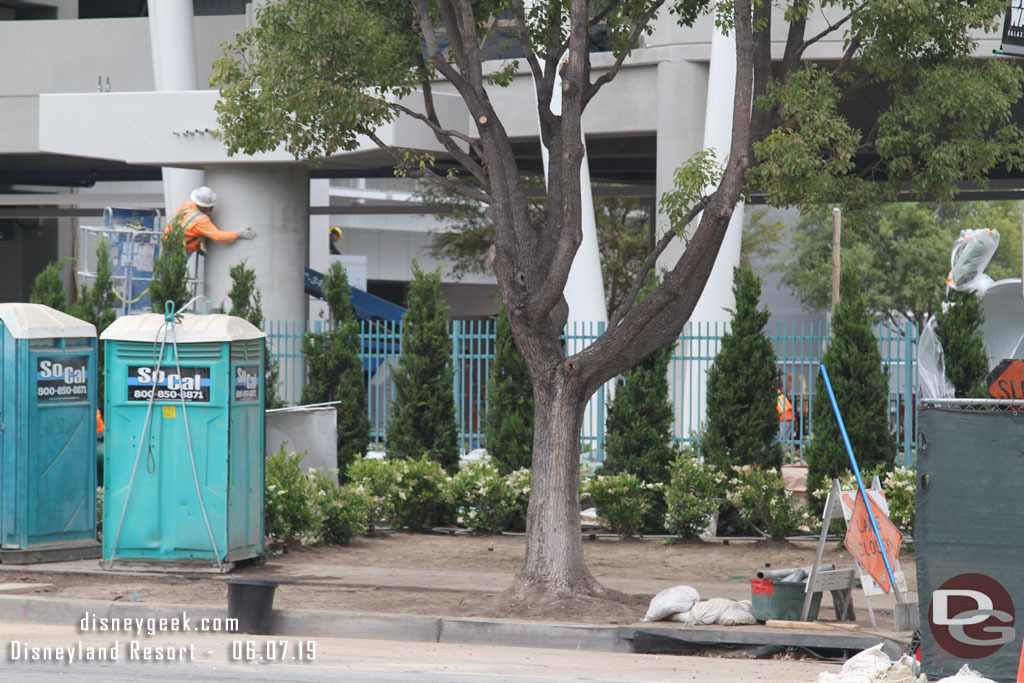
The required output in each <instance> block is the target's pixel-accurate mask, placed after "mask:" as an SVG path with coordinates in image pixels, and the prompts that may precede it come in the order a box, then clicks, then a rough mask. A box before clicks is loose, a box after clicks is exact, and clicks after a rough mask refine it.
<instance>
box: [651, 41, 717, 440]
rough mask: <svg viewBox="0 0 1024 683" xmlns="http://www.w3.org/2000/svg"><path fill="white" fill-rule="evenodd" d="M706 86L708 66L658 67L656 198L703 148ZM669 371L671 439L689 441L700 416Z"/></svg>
mask: <svg viewBox="0 0 1024 683" xmlns="http://www.w3.org/2000/svg"><path fill="white" fill-rule="evenodd" d="M707 87H708V65H707V64H701V63H698V62H686V61H680V62H661V63H659V64H658V91H657V92H658V100H657V107H658V110H657V111H658V162H657V164H658V165H657V178H656V181H655V186H656V188H655V189H656V192H657V197H658V198H659V199H660V198H661V196H662V195H664V194H665V193H666V192H668V191H670V190H672V189H673V185H674V182H673V175H674V172H675V170H676V168H677V167H678V166H679V165H680V164H682V163H683V162H684V161H686V160H687V159H689V158H690V157H691V156H692V155H693V154H694V153H695V152H697V151H699V150H701V149H702V148H703V143H704V108H705V106H706V104H707ZM670 229H671V226H670V225H669V222H668V218H667V217H666V216H665V215H664V214H662V213H661V212H660V211H659V213H658V216H657V222H656V227H655V232H656V234H657V236H658V238H661V236H662V235H664V234H665V232H666V231H667V230H670ZM684 248H685V247H684V243H683V241H682V240H678V239H677V240H675V241H673V242H672V243H671V244H670V245H669V247H668V248H667V249H666V250H665V251H664V252H662V255H661V258H660V259H658V267H659V269H665V270H669V269H671V268H672V267H673V266H675V264H676V263H677V262H678V261H679V257H680V256H682V254H683V250H684ZM684 351H685V350H684V349H681V348H677V349H676V350H675V355H677V356H681V355H684ZM668 372H669V377H668V382H669V391H670V392H671V396H672V403H673V405H674V407H675V420H674V422H673V434H674V435H675V436H676V437H688V436H689V435H690V432H689V429H690V425H691V424H693V422H694V420H697V419H699V418H700V415H699V414H697V413H696V407H695V406H694V405H693V404H692V403H691V402H690V401H689V400H687V398H686V396H685V395H684V394H685V392H686V390H687V389H690V388H691V387H692V382H687V376H688V373H687V368H685V367H683V368H679V367H676V366H675V365H670V366H669V370H668ZM691 414H692V415H693V417H692V418H691V417H690V415H691Z"/></svg>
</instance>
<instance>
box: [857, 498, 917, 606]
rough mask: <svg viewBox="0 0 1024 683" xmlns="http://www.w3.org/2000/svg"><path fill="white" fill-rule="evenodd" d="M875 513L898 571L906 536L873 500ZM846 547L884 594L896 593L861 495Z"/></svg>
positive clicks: (884, 543) (890, 560)
mask: <svg viewBox="0 0 1024 683" xmlns="http://www.w3.org/2000/svg"><path fill="white" fill-rule="evenodd" d="M871 513H872V514H873V515H874V517H875V524H877V525H878V531H879V534H880V535H881V537H882V543H883V546H884V548H885V553H886V555H887V556H888V558H889V566H890V567H893V568H895V566H896V560H897V559H898V558H899V555H900V547H901V546H902V545H903V534H902V533H901V532H900V530H899V529H897V528H896V527H895V525H893V523H892V522H890V521H889V518H888V517H886V516H885V513H884V512H882V509H881V508H880V507H878V504H877V503H876V502H875V501H873V500H872V501H871ZM843 545H845V546H846V549H847V550H849V551H850V554H851V555H853V557H854V558H855V559H856V560H857V562H859V563H860V566H862V567H863V568H864V571H866V572H867V573H868V574H870V575H871V578H873V579H874V580H875V581H877V582H878V585H879V586H881V588H882V590H884V591H885V592H886V593H888V592H890V591H891V590H892V582H891V581H890V580H889V572H888V571H886V569H885V560H884V559H883V557H882V551H881V548H879V545H878V539H877V538H876V537H875V531H874V529H872V528H871V519H870V518H869V517H868V509H867V506H866V505H865V504H864V496H863V495H861V493H860V492H859V491H858V492H857V500H856V502H855V503H854V505H853V516H852V517H851V518H850V523H849V524H848V525H847V529H846V540H845V541H844V542H843Z"/></svg>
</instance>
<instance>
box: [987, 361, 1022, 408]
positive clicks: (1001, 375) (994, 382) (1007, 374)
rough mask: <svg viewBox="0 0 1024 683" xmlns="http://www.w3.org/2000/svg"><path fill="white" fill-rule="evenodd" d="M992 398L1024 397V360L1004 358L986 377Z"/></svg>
mask: <svg viewBox="0 0 1024 683" xmlns="http://www.w3.org/2000/svg"><path fill="white" fill-rule="evenodd" d="M985 381H986V382H987V383H988V393H989V395H990V396H992V398H1020V399H1024V360H1016V359H1012V358H1011V359H1009V360H1004V361H1001V362H1000V363H999V365H997V366H995V367H994V368H993V369H992V372H990V373H988V377H986V378H985Z"/></svg>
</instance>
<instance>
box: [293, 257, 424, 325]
mask: <svg viewBox="0 0 1024 683" xmlns="http://www.w3.org/2000/svg"><path fill="white" fill-rule="evenodd" d="M323 285H324V274H323V273H320V272H317V271H315V270H313V269H311V268H306V294H309V295H310V296H315V297H317V298H318V299H322V298H323ZM348 299H349V301H350V302H351V304H352V308H354V309H355V311H356V315H357V316H358V317H360V318H362V319H363V320H371V319H373V318H380V319H381V320H390V321H391V322H395V323H397V322H400V321H401V320H402V316H403V315H404V314H405V309H404V308H402V307H401V306H396V305H395V304H393V303H391V302H390V301H385V300H384V299H381V298H380V297H379V296H374V295H373V294H369V293H367V292H364V291H363V290H361V289H356V288H355V287H349V289H348Z"/></svg>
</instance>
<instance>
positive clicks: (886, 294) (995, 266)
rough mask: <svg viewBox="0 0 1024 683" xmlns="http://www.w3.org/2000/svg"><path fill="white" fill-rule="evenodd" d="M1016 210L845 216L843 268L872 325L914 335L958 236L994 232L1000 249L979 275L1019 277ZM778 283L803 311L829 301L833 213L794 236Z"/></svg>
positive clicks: (999, 205)
mask: <svg viewBox="0 0 1024 683" xmlns="http://www.w3.org/2000/svg"><path fill="white" fill-rule="evenodd" d="M1020 211H1021V204H1020V203H1019V202H1010V201H1000V202H962V203H961V202H955V203H948V204H944V205H937V204H923V203H921V204H919V203H909V202H908V203H898V204H884V205H882V206H879V207H877V208H871V209H866V210H858V211H853V212H850V213H845V214H844V215H843V218H842V237H841V249H842V261H843V264H844V265H849V266H850V267H851V268H852V269H853V271H854V273H855V274H856V276H857V277H858V278H859V279H860V282H861V286H862V291H863V294H864V303H865V306H866V307H867V309H868V311H869V313H870V314H871V315H873V316H875V317H876V318H878V319H886V320H890V321H892V322H895V323H899V322H901V321H902V320H905V319H909V320H911V321H913V322H914V323H915V324H917V325H918V327H920V326H921V325H923V324H924V323H925V322H926V321H927V320H928V318H929V317H931V316H932V315H934V314H935V312H936V309H937V305H938V302H939V301H940V300H941V299H942V296H943V292H944V290H945V286H946V285H945V281H946V275H947V274H948V272H949V255H950V252H951V251H952V250H953V242H954V241H955V240H956V238H957V236H958V235H959V233H960V231H961V230H973V229H976V228H995V229H996V230H998V231H999V237H1000V240H999V248H998V249H997V250H996V255H995V256H994V257H993V259H992V262H991V263H990V264H989V267H988V268H987V269H986V271H985V272H986V273H987V274H988V275H989V276H991V277H992V278H994V279H996V280H998V279H1000V278H1005V277H1019V276H1020V259H1021V237H1020ZM781 270H782V273H783V283H784V284H786V285H788V286H789V287H791V288H792V289H793V291H794V292H795V293H796V295H797V297H798V298H799V299H800V300H801V301H802V302H803V304H804V305H805V306H806V307H807V308H809V309H814V308H817V309H821V308H827V307H828V306H829V303H830V301H831V296H832V211H831V209H830V208H825V207H815V208H814V209H812V210H811V211H810V212H809V213H807V214H805V215H804V216H803V217H802V218H801V219H800V221H799V223H798V224H797V227H796V229H795V231H794V239H793V249H792V252H791V253H790V255H789V258H787V259H785V260H784V261H783V263H782V264H781Z"/></svg>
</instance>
